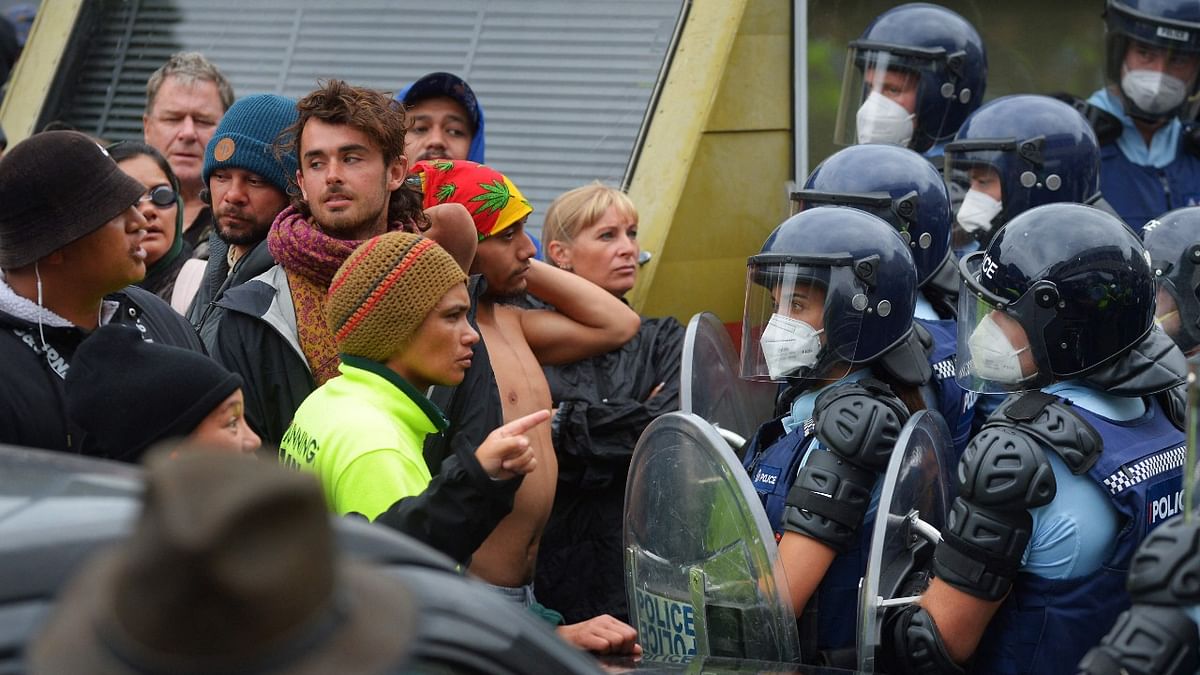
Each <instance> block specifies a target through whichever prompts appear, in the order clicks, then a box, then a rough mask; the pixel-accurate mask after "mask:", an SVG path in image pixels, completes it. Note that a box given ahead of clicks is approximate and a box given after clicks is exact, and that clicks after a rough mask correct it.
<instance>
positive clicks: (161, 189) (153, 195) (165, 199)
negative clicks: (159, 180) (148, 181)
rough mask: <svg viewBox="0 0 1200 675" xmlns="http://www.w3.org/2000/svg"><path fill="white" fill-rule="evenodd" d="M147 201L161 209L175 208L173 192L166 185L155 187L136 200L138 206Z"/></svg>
mask: <svg viewBox="0 0 1200 675" xmlns="http://www.w3.org/2000/svg"><path fill="white" fill-rule="evenodd" d="M147 201H149V202H150V203H151V204H153V205H155V206H157V207H159V208H161V209H165V208H168V207H171V206H175V190H172V189H171V186H170V185H167V184H166V183H164V184H162V185H155V186H154V187H152V188H150V189H149V190H148V191H147V192H146V194H144V195H142V196H141V197H139V198H138V203H139V204H143V203H145V202H147Z"/></svg>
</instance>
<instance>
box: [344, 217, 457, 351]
mask: <svg viewBox="0 0 1200 675" xmlns="http://www.w3.org/2000/svg"><path fill="white" fill-rule="evenodd" d="M466 278H467V275H466V274H464V273H463V271H462V268H461V267H459V266H458V263H456V262H454V258H452V257H450V254H449V253H447V252H446V251H445V249H443V248H442V247H441V246H438V245H437V242H435V241H433V240H432V239H426V238H425V237H422V236H420V235H416V234H411V233H408V232H389V233H387V234H381V235H379V236H378V237H374V238H373V239H368V240H367V241H365V242H363V244H362V246H359V247H358V248H357V249H355V250H354V252H353V253H351V254H350V257H349V258H347V259H346V262H344V263H342V266H341V268H339V269H338V271H337V274H335V275H334V276H333V283H332V284H330V286H329V297H328V299H327V300H326V302H325V322H326V323H327V324H328V325H329V330H330V331H332V332H333V337H334V339H335V340H336V341H337V345H338V351H340V352H341V353H343V354H348V355H350V356H360V357H362V358H367V359H371V360H372V361H378V362H380V363H382V362H384V361H387V360H388V359H390V358H391V357H393V356H395V355H396V354H397V353H398V352H399V351H400V350H402V349H404V347H406V346H407V345H408V342H409V340H411V339H412V336H413V334H414V333H416V331H417V328H419V327H420V325H421V322H423V321H424V320H425V316H426V315H427V314H429V311H430V310H432V309H433V308H434V307H435V306H436V305H437V303H438V301H440V300H441V299H442V296H443V295H445V294H446V291H449V290H450V289H451V288H453V287H454V285H455V284H459V283H462V282H463V281H465V280H466Z"/></svg>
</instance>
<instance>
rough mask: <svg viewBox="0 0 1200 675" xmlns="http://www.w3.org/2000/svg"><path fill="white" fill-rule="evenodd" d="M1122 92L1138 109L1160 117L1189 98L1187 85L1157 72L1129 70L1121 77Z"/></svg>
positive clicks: (1176, 78)
mask: <svg viewBox="0 0 1200 675" xmlns="http://www.w3.org/2000/svg"><path fill="white" fill-rule="evenodd" d="M1121 91H1123V92H1125V95H1126V96H1128V97H1129V100H1130V101H1133V104H1134V105H1136V106H1137V107H1139V108H1141V109H1142V110H1145V111H1146V112H1148V113H1150V114H1151V115H1159V114H1162V113H1168V112H1171V111H1172V110H1174V109H1175V108H1177V107H1179V106H1180V105H1181V104H1182V103H1183V100H1184V99H1185V98H1187V83H1186V82H1184V81H1183V80H1181V79H1179V78H1178V77H1174V76H1172V75H1167V74H1166V73H1160V72H1158V71H1157V70H1127V71H1125V74H1124V75H1122V76H1121Z"/></svg>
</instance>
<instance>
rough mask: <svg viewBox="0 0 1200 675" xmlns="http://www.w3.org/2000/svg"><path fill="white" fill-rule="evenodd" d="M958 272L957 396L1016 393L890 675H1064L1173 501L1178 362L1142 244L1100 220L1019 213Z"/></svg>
mask: <svg viewBox="0 0 1200 675" xmlns="http://www.w3.org/2000/svg"><path fill="white" fill-rule="evenodd" d="M1018 150H1019V146H1018ZM1042 179H1043V180H1042V182H1043V183H1044V182H1045V176H1044V175H1043V176H1042ZM960 271H961V275H962V279H963V290H962V292H961V295H960V305H959V317H958V321H959V347H958V367H957V369H958V374H959V377H960V381H962V382H963V384H964V386H966V387H967V388H968V389H972V390H974V391H993V392H995V391H1005V392H1020V393H1013V394H1011V395H1009V396H1008V397H1007V398H1006V399H1005V400H1004V402H1003V404H1002V405H1001V406H1000V407H999V409H997V410H996V412H995V413H994V414H992V415H991V416H990V417H989V418H988V420H987V424H986V425H985V426H984V427H983V429H982V431H981V432H980V433H979V434H977V435H976V436H975V437H974V438H972V439H971V443H970V444H969V445H968V447H967V451H966V453H964V455H963V458H962V460H961V462H960V465H959V469H958V477H959V480H960V486H959V496H958V498H957V499H956V500H955V502H954V504H953V506H952V510H951V514H950V517H949V519H948V526H947V528H946V531H944V532H943V533H942V536H943V539H942V541H941V542H940V543H939V544H938V546H937V549H936V553H935V555H934V564H933V569H934V573H935V578H934V580H933V581H932V582H931V584H930V587H929V589H928V590H926V592H925V593H924V594H923V596H922V599H921V601H920V603H918V604H916V605H912V606H910V607H907V608H905V609H903V610H901V611H899V612H897V613H896V614H894V615H893V616H891V617H890V621H889V625H890V629H889V630H890V634H891V637H892V644H891V647H892V650H891V651H892V656H893V658H894V659H895V662H894V663H893V665H892V668H891V671H892V672H905V673H915V672H921V673H927V672H946V673H958V672H963V666H962V664H964V663H966V662H967V661H968V660H971V659H974V668H973V671H974V672H988V673H1063V672H1070V670H1071V669H1072V668H1074V667H1075V664H1077V663H1078V660H1079V657H1080V656H1081V655H1082V652H1083V650H1084V649H1086V648H1087V646H1088V645H1092V644H1095V643H1096V642H1097V641H1098V639H1099V637H1100V635H1101V634H1102V632H1103V631H1104V630H1105V628H1106V627H1107V626H1109V625H1110V624H1111V622H1112V620H1114V619H1115V618H1116V616H1117V615H1118V614H1119V613H1120V612H1121V610H1123V609H1125V608H1126V607H1127V606H1128V604H1129V599H1128V595H1127V594H1126V593H1125V592H1124V590H1123V581H1124V570H1125V569H1127V568H1128V566H1129V561H1130V558H1131V557H1132V555H1133V552H1134V550H1135V548H1136V547H1137V545H1138V543H1139V542H1140V541H1141V540H1142V539H1143V538H1144V536H1145V534H1146V533H1147V532H1148V531H1149V530H1150V529H1152V528H1154V527H1155V526H1157V525H1158V524H1159V523H1160V522H1161V521H1162V520H1164V519H1165V516H1166V514H1165V513H1163V512H1161V509H1159V510H1158V511H1156V510H1155V509H1156V504H1158V502H1159V500H1160V499H1161V498H1162V497H1163V496H1166V495H1174V494H1175V492H1176V491H1177V490H1179V488H1180V484H1181V471H1180V465H1181V464H1182V459H1183V450H1184V443H1183V440H1184V439H1183V433H1182V431H1181V429H1182V427H1183V400H1182V396H1181V395H1182V390H1181V387H1180V386H1179V385H1180V384H1181V383H1182V381H1183V376H1184V373H1185V369H1184V359H1183V355H1182V354H1181V353H1180V352H1179V351H1178V349H1177V348H1176V347H1175V346H1174V344H1173V343H1171V342H1170V339H1169V338H1167V337H1166V336H1165V335H1164V334H1163V333H1162V331H1159V330H1156V329H1154V323H1153V318H1154V281H1153V277H1152V275H1151V272H1150V266H1149V263H1148V261H1147V259H1146V254H1145V250H1144V249H1143V247H1142V245H1141V241H1140V240H1139V239H1138V238H1137V236H1136V235H1135V234H1134V233H1133V232H1132V231H1131V230H1130V229H1129V228H1128V227H1126V226H1125V225H1124V224H1123V223H1121V222H1120V221H1119V220H1118V219H1117V218H1115V217H1114V216H1111V215H1109V214H1106V213H1104V212H1102V211H1100V210H1098V209H1093V208H1088V207H1085V206H1082V205H1076V204H1053V205H1047V206H1043V207H1040V208H1035V209H1032V210H1030V211H1027V212H1025V213H1023V214H1021V215H1020V216H1018V217H1017V218H1015V219H1013V220H1012V221H1011V222H1009V223H1008V224H1007V225H1005V227H1004V228H1002V229H1000V230H999V231H998V232H997V233H996V235H995V236H994V237H993V238H992V240H991V242H990V243H989V244H988V246H987V248H986V250H984V251H980V252H976V253H973V254H971V255H969V256H967V257H966V258H965V259H964V260H963V261H962V262H961V264H960Z"/></svg>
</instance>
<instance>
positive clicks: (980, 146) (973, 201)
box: [942, 139, 1017, 240]
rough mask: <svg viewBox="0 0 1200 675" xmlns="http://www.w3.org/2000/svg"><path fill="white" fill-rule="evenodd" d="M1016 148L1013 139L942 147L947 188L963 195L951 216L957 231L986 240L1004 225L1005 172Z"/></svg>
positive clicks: (943, 173) (958, 142) (953, 192)
mask: <svg viewBox="0 0 1200 675" xmlns="http://www.w3.org/2000/svg"><path fill="white" fill-rule="evenodd" d="M1016 148H1017V143H1016V141H1015V140H1013V139H994V140H982V141H956V142H954V143H948V144H947V145H946V148H945V153H946V160H945V170H944V171H943V172H942V175H943V177H944V178H945V180H946V189H947V190H948V191H949V192H950V194H960V195H962V196H963V198H962V201H961V202H960V204H959V206H958V208H957V209H956V210H955V213H954V221H955V226H956V228H957V230H958V231H960V232H965V233H968V234H969V235H971V236H973V237H975V238H976V239H980V240H986V239H987V236H988V234H989V233H990V232H994V231H995V230H996V229H997V228H999V227H1000V225H1001V224H1003V221H1004V216H1003V215H1002V214H1003V213H1004V204H1005V198H1006V197H1007V196H1008V195H1005V194H1004V192H1005V190H1004V172H1005V170H1006V168H1007V167H1008V166H1010V165H1011V164H1012V161H1011V155H1012V154H1013V153H1014V151H1015V150H1016Z"/></svg>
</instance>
